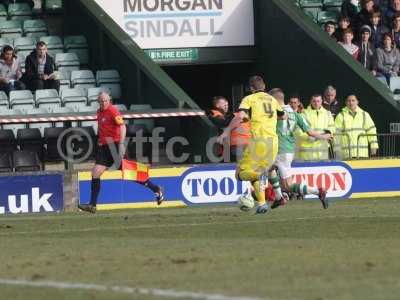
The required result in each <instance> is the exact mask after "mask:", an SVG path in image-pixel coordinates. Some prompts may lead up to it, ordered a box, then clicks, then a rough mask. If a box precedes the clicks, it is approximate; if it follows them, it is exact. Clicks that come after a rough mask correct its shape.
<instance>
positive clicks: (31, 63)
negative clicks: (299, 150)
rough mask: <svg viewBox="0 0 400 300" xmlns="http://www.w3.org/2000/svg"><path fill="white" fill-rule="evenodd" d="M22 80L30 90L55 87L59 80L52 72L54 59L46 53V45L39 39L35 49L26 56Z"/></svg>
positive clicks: (56, 87) (58, 85)
mask: <svg viewBox="0 0 400 300" xmlns="http://www.w3.org/2000/svg"><path fill="white" fill-rule="evenodd" d="M23 80H24V82H25V83H26V85H27V86H28V88H29V89H30V90H31V91H33V92H34V91H36V90H42V89H56V90H58V89H59V87H60V82H59V81H58V80H56V74H55V73H54V59H53V58H52V57H51V56H50V55H48V53H47V45H46V43H44V42H41V41H39V42H38V43H37V44H36V49H35V50H33V51H32V52H31V54H29V55H28V56H27V57H26V60H25V74H24V77H23Z"/></svg>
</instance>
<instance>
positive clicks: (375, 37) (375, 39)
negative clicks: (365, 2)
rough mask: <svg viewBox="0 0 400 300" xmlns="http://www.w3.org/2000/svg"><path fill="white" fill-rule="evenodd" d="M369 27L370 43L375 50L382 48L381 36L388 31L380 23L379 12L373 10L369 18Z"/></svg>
mask: <svg viewBox="0 0 400 300" xmlns="http://www.w3.org/2000/svg"><path fill="white" fill-rule="evenodd" d="M369 21H370V27H371V38H370V41H371V43H373V44H374V47H375V48H379V47H382V41H383V35H384V34H385V33H388V32H389V31H390V30H389V28H387V27H386V26H385V25H383V24H382V22H381V12H380V11H379V10H374V11H373V12H372V14H371V16H370V18H369Z"/></svg>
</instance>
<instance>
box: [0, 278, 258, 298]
mask: <svg viewBox="0 0 400 300" xmlns="http://www.w3.org/2000/svg"><path fill="white" fill-rule="evenodd" d="M0 285H7V286H24V287H35V288H52V289H59V290H88V291H96V292H114V293H122V294H131V295H147V296H158V297H164V298H172V299H194V300H261V298H254V297H234V296H232V297H231V296H225V295H219V294H205V293H194V292H187V291H176V290H170V289H153V288H136V287H127V286H108V285H100V284H85V283H69V282H57V281H30V280H24V279H19V280H18V279H2V278H0Z"/></svg>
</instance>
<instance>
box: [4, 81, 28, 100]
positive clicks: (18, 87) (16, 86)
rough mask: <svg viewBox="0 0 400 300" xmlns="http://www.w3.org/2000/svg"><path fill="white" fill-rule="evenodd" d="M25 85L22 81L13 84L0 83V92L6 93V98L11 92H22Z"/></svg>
mask: <svg viewBox="0 0 400 300" xmlns="http://www.w3.org/2000/svg"><path fill="white" fill-rule="evenodd" d="M24 89H25V84H24V83H23V82H22V81H19V80H18V81H15V82H14V84H13V85H12V84H10V83H0V90H1V91H4V92H6V94H7V96H8V95H9V94H10V92H11V91H15V90H24Z"/></svg>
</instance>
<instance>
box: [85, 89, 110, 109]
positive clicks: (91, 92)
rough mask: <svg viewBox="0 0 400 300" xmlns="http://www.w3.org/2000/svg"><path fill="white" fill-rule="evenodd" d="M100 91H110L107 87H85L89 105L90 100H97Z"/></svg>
mask: <svg viewBox="0 0 400 300" xmlns="http://www.w3.org/2000/svg"><path fill="white" fill-rule="evenodd" d="M101 92H107V93H110V90H109V89H108V88H107V87H93V88H88V89H87V97H88V103H89V105H91V103H92V102H97V97H98V96H99V94H100V93H101Z"/></svg>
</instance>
